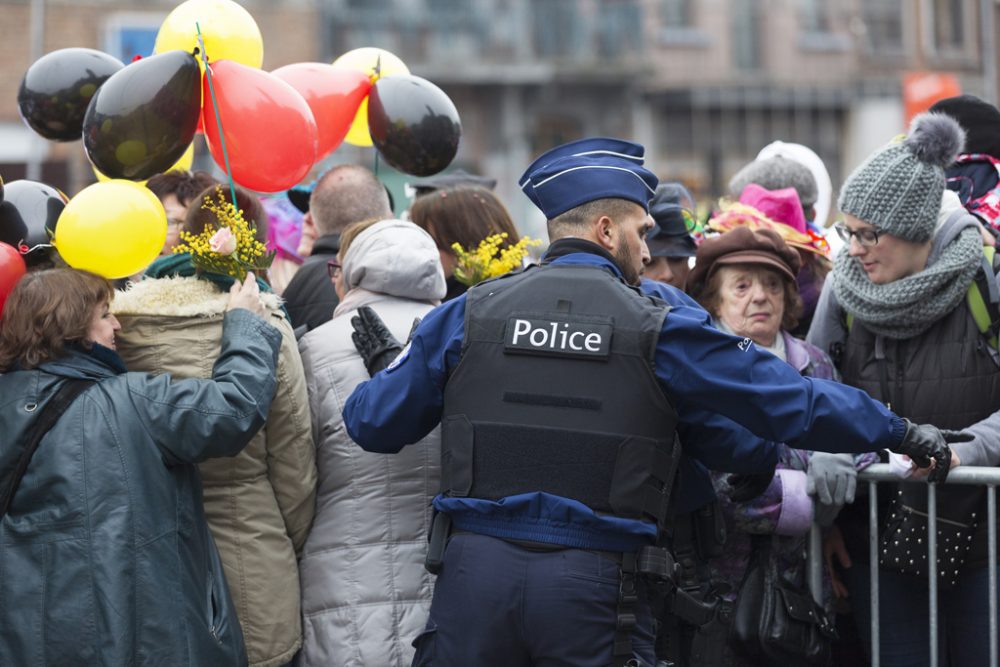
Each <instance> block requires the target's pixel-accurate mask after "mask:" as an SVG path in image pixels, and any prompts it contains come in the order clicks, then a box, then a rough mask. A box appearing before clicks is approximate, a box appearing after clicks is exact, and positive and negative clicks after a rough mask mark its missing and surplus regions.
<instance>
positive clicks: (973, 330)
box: [0, 96, 1000, 667]
mask: <svg viewBox="0 0 1000 667" xmlns="http://www.w3.org/2000/svg"><path fill="white" fill-rule="evenodd" d="M997 128H1000V111H998V110H997V109H996V108H995V107H993V106H991V105H989V104H986V103H985V102H982V101H981V100H978V99H976V98H973V97H969V96H962V97H958V98H952V99H949V100H944V101H942V102H939V103H938V104H937V105H935V107H933V108H932V109H931V112H929V113H925V114H921V115H919V116H917V117H916V118H915V119H914V121H913V123H912V125H911V127H910V130H909V132H908V134H907V135H906V136H905V137H904V138H897V139H894V140H892V141H891V142H890V143H888V144H886V145H885V146H884V147H882V148H880V149H878V150H877V151H875V152H874V153H872V155H870V156H869V157H868V159H867V160H866V161H865V162H864V163H863V164H861V165H859V166H857V168H855V169H854V170H853V171H852V172H851V173H850V175H849V176H848V177H847V179H846V180H845V181H844V182H843V183H842V184H840V188H839V198H838V200H837V202H836V206H835V207H832V206H831V201H830V197H831V194H830V190H831V187H830V179H829V175H828V174H827V173H826V171H825V169H824V168H823V165H822V162H821V161H820V160H819V158H818V157H817V156H816V154H815V153H813V152H812V151H810V150H809V149H808V148H806V147H804V146H801V145H798V144H787V143H783V142H775V144H772V145H771V146H768V147H767V148H765V150H764V151H762V152H761V155H760V156H758V158H757V159H755V160H753V161H752V162H750V163H749V164H747V165H746V166H745V167H744V168H743V169H741V170H740V171H739V172H738V173H737V174H735V175H734V177H733V178H732V180H731V181H730V183H729V190H730V192H729V196H728V197H727V198H725V199H724V200H722V201H720V202H719V203H718V204H716V203H714V202H713V203H712V204H711V205H706V202H702V204H703V206H702V207H701V208H699V207H698V205H697V203H696V202H695V198H694V197H693V196H692V194H691V192H690V191H689V190H688V189H687V188H686V187H685V186H684V185H683V184H681V183H672V182H671V183H660V182H659V181H658V179H657V177H656V176H655V175H654V173H653V172H652V171H650V170H649V169H648V168H647V166H646V165H645V163H644V150H643V147H642V146H640V145H638V144H635V143H632V142H629V141H624V140H619V139H610V138H602V137H598V138H589V139H582V140H579V141H574V142H571V143H568V144H564V145H562V146H558V147H555V148H553V149H551V150H549V151H547V152H546V153H544V154H542V155H541V156H539V157H538V158H537V159H536V160H535V161H534V162H533V163H532V164H531V165H529V166H528V167H527V169H526V170H525V172H524V175H523V177H522V179H521V180H520V182H519V186H520V187H521V189H522V191H523V192H524V194H525V195H526V196H527V197H528V198H529V199H530V200H531V202H532V204H534V205H535V206H536V207H537V208H538V209H539V210H540V211H541V212H542V213H543V214H544V216H545V218H546V219H547V221H548V225H547V230H548V236H549V238H548V245H547V249H546V250H545V251H544V253H543V254H542V255H541V257H540V259H538V260H537V261H527V260H526V261H525V262H524V266H523V267H522V268H521V269H517V270H514V271H511V272H510V273H507V274H505V275H502V276H499V277H495V278H491V279H488V280H485V281H483V282H479V283H478V284H477V283H475V282H474V281H470V280H468V279H467V277H468V275H469V273H468V272H467V271H465V270H463V266H462V261H463V256H464V253H463V252H462V251H463V250H468V251H474V250H475V249H476V248H477V247H479V245H480V243H482V242H483V241H486V240H488V239H496V240H495V241H494V243H495V244H496V245H497V246H498V247H499V248H501V249H510V248H514V247H520V245H522V244H521V243H520V242H522V238H521V236H520V235H519V233H518V229H517V224H516V222H515V221H514V220H513V219H512V218H511V215H510V214H509V212H508V209H507V208H506V207H505V206H504V204H503V203H502V202H501V200H500V199H499V198H498V197H497V195H496V194H495V193H494V192H493V186H494V185H495V181H491V180H489V179H485V178H482V177H477V176H474V175H471V174H465V173H464V172H458V173H453V174H450V175H446V176H442V177H437V178H430V179H423V180H421V181H418V182H415V183H414V187H415V189H416V197H415V199H414V200H413V202H412V203H411V204H410V205H409V206H408V208H407V210H406V212H405V213H404V214H403V215H402V216H401V218H396V217H395V216H394V213H393V209H394V202H393V201H392V197H391V195H390V194H389V192H388V190H387V189H386V188H385V186H384V185H383V184H382V183H381V182H380V181H379V179H378V178H377V176H376V175H375V174H374V173H373V172H372V171H370V170H369V169H367V168H365V167H363V166H360V165H341V166H337V167H334V168H332V169H330V170H329V171H327V172H326V173H324V174H322V175H321V176H320V177H319V179H318V180H317V181H315V182H314V183H313V184H311V185H309V186H307V187H303V188H297V189H295V190H292V191H290V192H289V194H288V200H290V205H291V206H293V207H294V209H297V210H298V212H301V214H302V215H301V219H300V220H299V221H298V222H296V223H295V224H294V225H291V227H293V228H294V231H295V238H296V241H295V242H293V243H291V244H290V245H291V247H289V244H288V243H285V245H284V246H283V248H284V253H283V254H282V253H279V256H278V258H277V260H275V261H276V264H275V265H273V266H272V270H271V271H270V272H269V273H267V272H265V273H258V275H255V274H254V273H253V272H250V273H246V272H244V273H243V274H239V275H235V274H229V273H226V272H224V271H221V270H207V269H206V268H205V267H206V264H205V263H204V257H202V256H201V253H203V252H204V253H206V254H207V255H211V254H212V253H221V254H224V255H231V254H233V253H236V255H234V256H242V255H240V253H242V252H243V251H244V250H243V249H244V248H247V247H249V246H251V245H252V246H253V247H258V246H260V247H263V246H262V244H264V243H268V244H269V245H270V246H271V247H274V245H275V244H274V240H275V235H274V232H273V228H274V222H273V217H272V219H271V220H269V215H268V214H269V210H270V209H269V208H267V206H266V205H265V203H262V202H261V201H260V200H259V199H258V198H257V197H256V196H254V195H253V194H252V193H251V192H248V191H245V190H243V189H241V188H238V187H236V188H234V189H233V193H232V196H233V198H234V199H235V205H234V206H233V207H231V210H230V209H229V208H226V207H224V206H221V205H214V204H213V203H212V202H213V201H215V200H216V198H219V197H222V198H223V200H224V197H225V196H226V195H228V192H229V189H228V187H225V190H223V187H224V186H222V184H220V183H218V182H217V181H216V180H215V179H213V178H212V177H211V176H209V175H208V174H205V173H202V172H195V173H188V172H168V173H165V174H161V175H159V176H156V177H154V178H152V179H150V180H149V182H148V184H147V186H148V188H149V189H150V190H152V191H153V192H154V193H155V194H156V196H157V197H158V198H159V199H160V200H161V201H162V203H163V205H164V209H165V211H166V215H167V223H168V235H167V239H166V242H165V245H164V248H163V252H162V253H161V256H160V257H159V258H158V259H157V260H156V261H154V262H153V263H152V264H151V265H150V266H149V267H148V268H146V270H145V271H144V272H143V273H142V274H141V275H137V276H133V277H132V278H131V279H130V280H128V281H122V283H120V284H112V283H110V282H109V281H107V280H105V279H103V278H100V277H98V276H95V275H93V274H90V273H87V272H84V271H79V270H74V269H71V268H65V267H63V268H45V269H42V270H36V271H32V272H29V273H28V274H26V275H25V276H24V277H23V278H22V279H21V280H20V282H19V283H18V284H17V285H16V286H15V288H14V290H13V291H12V292H11V294H10V295H9V297H8V299H7V301H6V304H5V306H4V308H3V311H2V314H0V405H3V406H4V409H3V410H2V411H0V430H2V431H3V432H4V437H3V441H2V442H0V664H12V665H13V664H17V665H34V664H39V665H43V664H44V665H77V664H88V665H131V664H137V665H139V664H141V665H145V664H163V665H247V664H249V665H253V666H254V667H282V666H284V665H300V666H319V665H323V666H327V665H359V666H373V665H379V666H383V665H393V666H403V665H410V664H412V665H414V666H416V667H422V666H427V665H441V666H450V665H504V666H508V665H524V666H525V667H527V666H529V665H539V666H541V665H573V666H580V667H588V666H594V667H597V666H607V665H614V666H615V667H620V666H624V665H649V666H650V667H653V666H654V665H671V664H673V665H679V666H685V665H706V666H710V667H712V666H718V667H753V666H758V665H776V664H782V665H857V664H865V663H866V662H867V661H868V660H870V659H871V657H872V655H871V651H872V650H873V648H874V650H875V651H878V656H879V658H880V661H881V664H883V665H890V666H898V667H903V666H908V665H926V664H930V655H929V650H930V649H929V646H930V643H929V642H928V641H927V637H928V632H930V631H931V630H930V629H929V628H930V626H929V620H930V619H929V597H928V596H929V591H928V586H927V581H928V570H929V569H930V570H932V571H934V570H936V571H937V572H938V582H939V584H938V586H939V608H940V612H939V617H938V623H937V626H936V628H934V631H936V632H937V633H938V641H937V646H938V647H939V651H940V656H939V660H940V661H939V663H938V664H942V665H953V666H958V665H962V666H964V665H977V664H984V663H985V661H986V660H987V659H988V656H989V654H990V633H989V628H988V621H989V615H988V609H989V599H990V596H991V594H996V591H991V590H990V587H989V580H990V575H991V574H992V573H990V572H989V571H988V563H987V550H988V530H989V526H988V521H987V515H986V502H985V491H984V489H982V488H979V487H955V486H949V485H943V486H941V487H940V488H938V490H937V499H938V500H937V509H938V513H939V515H940V517H941V520H940V521H939V523H938V524H937V525H935V526H929V525H928V520H927V514H926V512H927V502H928V501H927V493H926V489H925V486H926V485H925V484H914V483H912V482H913V481H914V480H916V481H923V480H927V481H929V482H932V483H940V482H944V481H946V479H947V477H948V474H949V471H950V470H952V469H954V468H956V467H958V466H996V465H998V464H1000V348H998V344H997V334H998V329H1000V283H998V280H997V276H998V274H1000V259H997V258H995V253H994V247H995V245H996V243H995V238H996V234H997V231H996V230H997V228H998V225H1000V222H998V218H1000V204H998V201H1000V195H998V193H1000V141H997V140H996V137H1000V132H998V131H997ZM887 134H891V132H888V133H887ZM223 191H224V192H225V193H226V195H222V194H221V193H222V192H223ZM286 203H287V202H286ZM831 208H836V209H837V210H839V213H840V215H839V216H834V215H832V214H831V215H828V212H830V211H831ZM237 209H238V212H236V213H234V211H237ZM231 215H238V216H239V218H240V221H241V224H243V225H245V229H246V230H248V231H247V232H246V233H242V232H236V233H234V234H232V235H231V237H232V238H231V239H230V238H228V237H227V236H225V235H224V236H219V237H216V236H213V238H212V242H211V244H208V245H210V246H211V247H207V246H206V247H202V245H199V244H198V243H196V242H194V241H192V239H193V238H195V237H198V236H199V235H208V234H209V233H211V232H212V231H213V230H221V229H223V228H228V226H230V225H231V222H232V219H231V218H230V217H229V216H231ZM828 217H839V218H841V219H840V221H838V222H836V223H835V224H833V225H832V226H829V227H828V226H827V222H828ZM282 224H283V225H284V222H282ZM269 227H271V229H269ZM227 243H230V244H231V245H229V246H227V245H226V244H227ZM296 244H297V248H296V247H295V245H296ZM211 266H217V265H211ZM218 266H221V265H218ZM880 460H883V461H889V462H891V463H892V464H893V465H894V467H895V469H896V470H898V472H899V476H900V482H899V483H894V484H884V485H881V486H880V491H879V494H880V496H881V497H880V499H879V507H880V508H882V511H881V512H880V514H879V516H878V519H877V520H878V524H879V525H878V526H875V527H872V526H870V525H869V513H868V503H867V502H856V501H857V497H858V496H860V495H862V494H864V493H867V490H866V487H864V486H863V485H858V483H857V473H858V471H860V470H863V469H864V468H865V467H867V466H869V465H871V464H872V463H874V462H878V461H880ZM904 478H905V479H907V481H906V482H904V481H903V479H904ZM814 523H817V524H819V525H820V526H821V527H822V530H823V535H824V552H825V555H826V564H827V571H826V574H825V576H824V583H823V587H822V590H818V591H812V590H810V589H809V587H808V585H807V583H806V562H805V559H804V554H805V548H806V541H807V536H808V533H809V531H810V528H811V526H813V524H814ZM873 530H874V532H875V533H877V534H878V535H879V536H880V537H879V544H878V549H877V552H878V554H879V559H880V562H879V577H878V581H877V582H872V581H871V580H870V578H869V572H870V567H869V563H868V560H867V559H868V558H869V551H870V548H869V547H870V543H869V539H870V538H869V535H870V534H873V532H872V531H873ZM929 530H936V531H937V534H938V536H939V537H938V548H939V554H940V556H941V557H940V558H939V562H938V563H936V564H935V563H928V557H927V553H926V546H925V544H924V540H925V539H926V536H927V533H928V531H929ZM875 585H877V586H878V593H879V600H880V604H879V606H878V611H879V619H878V621H879V627H880V641H879V643H878V646H876V647H872V645H871V639H872V637H871V634H870V628H871V624H872V619H871V617H870V614H871V607H870V603H869V601H870V598H871V595H872V589H873V586H875Z"/></svg>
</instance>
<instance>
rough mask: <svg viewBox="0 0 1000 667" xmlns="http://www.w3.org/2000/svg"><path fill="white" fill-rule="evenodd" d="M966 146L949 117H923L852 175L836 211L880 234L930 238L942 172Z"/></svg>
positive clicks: (938, 204) (919, 240)
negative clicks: (899, 139)
mask: <svg viewBox="0 0 1000 667" xmlns="http://www.w3.org/2000/svg"><path fill="white" fill-rule="evenodd" d="M964 145H965V131H964V130H962V128H961V126H960V125H959V124H958V123H957V122H955V120H954V119H952V118H951V117H949V116H946V115H944V114H940V113H922V114H920V115H919V116H917V117H915V118H914V119H913V123H912V124H911V125H910V134H909V135H908V136H907V137H906V138H905V139H903V140H902V141H897V142H893V143H891V144H889V145H888V146H885V147H884V148H881V149H879V150H878V151H876V152H875V153H872V155H871V156H869V158H868V159H867V160H866V161H865V162H864V163H863V164H862V165H861V166H860V167H858V168H857V169H855V170H854V171H853V172H851V175H850V176H848V177H847V180H846V181H845V182H844V187H843V189H842V190H841V192H840V200H839V202H838V205H839V206H840V210H841V211H842V212H844V213H848V214H850V215H853V216H854V217H856V218H858V219H859V220H861V221H863V222H867V223H868V224H870V225H872V226H873V227H875V229H877V230H878V231H880V232H882V233H885V234H892V235H893V236H898V237H899V238H902V239H906V240H907V241H914V242H917V243H922V242H924V241H927V240H928V239H930V238H931V237H932V236H933V235H934V226H935V224H936V223H937V218H938V212H939V211H940V209H941V195H942V194H944V188H945V175H944V168H945V167H947V166H948V165H950V164H951V163H952V162H954V161H955V158H956V157H958V154H959V153H960V152H961V151H962V148H963V146H964Z"/></svg>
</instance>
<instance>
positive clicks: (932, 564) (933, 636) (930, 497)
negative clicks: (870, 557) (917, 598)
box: [917, 484, 938, 667]
mask: <svg viewBox="0 0 1000 667" xmlns="http://www.w3.org/2000/svg"><path fill="white" fill-rule="evenodd" d="M917 541H918V542H919V541H920V540H919V539H918V540H917ZM937 573H938V567H937V489H936V488H935V486H934V485H933V484H927V586H928V593H929V595H928V598H929V600H928V604H929V606H930V622H929V627H928V630H929V634H930V638H929V640H930V651H931V654H930V659H931V661H930V666H931V667H937V664H938V613H937V612H938V578H937Z"/></svg>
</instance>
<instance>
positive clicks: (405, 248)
mask: <svg viewBox="0 0 1000 667" xmlns="http://www.w3.org/2000/svg"><path fill="white" fill-rule="evenodd" d="M435 196H436V195H434V194H431V195H427V197H428V198H430V197H435ZM329 270H330V278H331V280H332V281H333V283H334V287H335V288H336V290H337V294H338V295H339V297H340V304H339V305H338V306H337V309H336V311H335V312H334V314H333V319H332V320H331V321H329V322H327V323H326V324H324V325H323V326H321V327H319V328H317V329H314V330H313V331H310V332H309V333H308V334H306V335H305V336H304V337H303V338H302V340H301V341H300V343H299V346H300V349H301V351H302V361H303V363H304V365H305V370H306V377H307V379H308V383H309V404H310V406H311V408H312V410H311V412H312V420H313V421H312V423H313V434H314V436H315V438H316V448H317V463H318V464H319V493H318V499H317V511H316V521H315V525H314V526H313V529H312V531H311V532H310V533H309V539H308V540H306V545H305V549H304V551H303V554H302V563H301V567H302V612H303V617H304V632H305V639H304V642H303V646H302V655H301V658H300V662H301V664H302V665H303V666H310V665H315V666H316V667H320V666H326V665H381V666H383V667H406V666H407V665H409V664H410V661H411V660H412V659H413V653H414V650H413V647H412V646H411V642H412V641H413V640H414V638H415V637H416V636H417V635H418V634H419V633H420V631H421V630H422V629H423V627H424V624H425V623H426V621H427V614H428V612H429V610H430V603H431V596H432V594H433V582H434V578H433V576H431V575H430V574H429V573H428V572H427V571H426V570H425V569H424V567H423V562H424V554H425V553H426V551H427V536H428V533H429V532H430V531H429V529H430V521H431V507H430V502H431V499H432V498H433V496H434V494H435V493H437V490H438V487H439V482H440V456H441V454H440V439H439V436H438V430H437V429H434V431H432V432H431V434H430V435H428V436H427V437H426V438H424V439H423V440H422V441H420V442H419V443H416V444H414V445H412V446H410V447H407V448H406V449H405V450H404V451H403V452H400V453H399V454H397V455H395V456H385V455H384V454H372V453H369V452H366V451H364V450H362V449H361V448H360V447H358V445H357V444H355V443H354V441H353V440H351V438H350V436H348V435H347V431H346V430H345V429H344V421H343V417H341V410H343V407H344V402H345V401H346V400H347V397H348V396H350V395H351V392H352V391H354V388H355V387H356V386H357V385H358V384H360V383H361V382H362V381H364V380H367V379H368V377H369V371H368V369H366V367H365V362H364V361H363V360H362V357H361V356H360V355H359V354H358V352H357V351H356V350H355V347H354V343H353V342H352V333H353V331H354V330H353V329H352V327H351V320H352V318H354V317H355V316H357V315H358V310H359V309H371V311H374V313H375V314H376V315H377V316H378V317H379V318H381V319H382V320H383V322H384V323H385V326H386V327H387V328H388V329H389V330H390V331H391V332H392V334H393V335H394V336H395V337H396V338H398V339H399V340H406V338H407V335H408V333H409V331H410V329H411V327H412V326H413V321H414V319H415V318H421V317H423V316H424V315H426V314H427V313H428V312H429V311H430V310H431V309H432V308H433V307H434V305H436V304H438V303H439V302H440V300H441V297H443V296H444V293H445V281H444V274H443V272H442V270H441V262H440V260H439V259H438V248H437V245H436V244H435V243H434V240H433V239H432V238H431V237H430V235H429V234H427V232H425V231H423V230H422V229H420V228H419V227H417V226H416V225H414V224H412V223H409V222H402V221H399V220H383V221H381V222H367V223H355V224H354V225H350V226H349V227H348V228H347V229H346V230H344V233H343V234H342V235H341V237H340V252H339V255H338V258H337V259H336V260H330V263H329Z"/></svg>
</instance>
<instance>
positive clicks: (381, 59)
mask: <svg viewBox="0 0 1000 667" xmlns="http://www.w3.org/2000/svg"><path fill="white" fill-rule="evenodd" d="M333 64H334V66H335V67H343V68H345V69H352V70H355V71H357V72H364V73H365V74H367V75H368V76H370V77H374V76H375V67H376V66H378V67H379V75H378V76H379V77H383V76H391V75H393V74H409V73H410V69H409V68H408V67H407V66H406V64H405V63H403V61H402V60H400V59H399V57H398V56H396V55H393V54H392V53H390V52H388V51H386V50H385V49H378V48H375V47H372V46H366V47H364V48H361V49H354V50H353V51H348V52H347V53H345V54H344V55H342V56H340V57H339V58H337V59H336V60H334V61H333ZM344 141H346V142H347V143H349V144H351V145H352V146H371V145H372V136H371V134H370V133H369V132H368V98H367V97H366V98H365V99H364V100H363V101H362V102H361V106H360V107H358V113H357V114H355V116H354V122H353V123H351V129H350V130H348V132H347V136H346V137H345V138H344Z"/></svg>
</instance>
